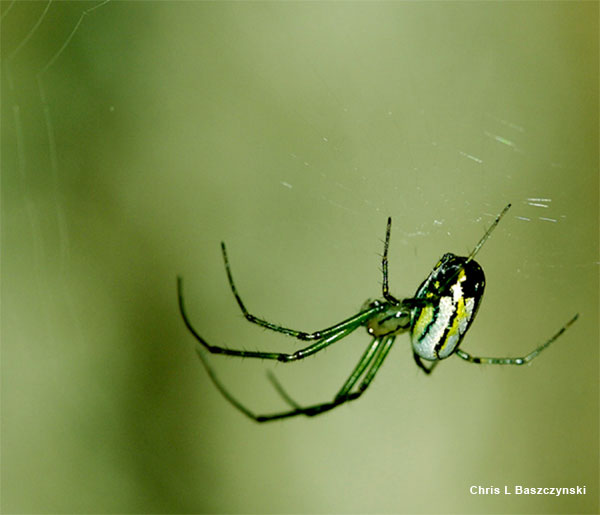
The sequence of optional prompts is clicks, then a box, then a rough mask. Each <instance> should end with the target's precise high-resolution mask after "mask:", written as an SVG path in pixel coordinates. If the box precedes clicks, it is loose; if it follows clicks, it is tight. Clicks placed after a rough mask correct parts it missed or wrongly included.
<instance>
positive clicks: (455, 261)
mask: <svg viewBox="0 0 600 515" xmlns="http://www.w3.org/2000/svg"><path fill="white" fill-rule="evenodd" d="M484 288H485V275H484V273H483V270H482V268H481V266H479V264H478V263H477V262H476V261H474V260H472V259H471V260H470V261H469V260H468V258H466V257H460V256H455V255H454V254H450V253H448V254H444V256H442V259H440V261H439V262H438V263H437V264H436V266H435V267H434V269H433V271H432V272H431V273H430V274H429V276H428V277H427V279H425V281H423V283H422V284H421V286H419V288H418V290H417V293H416V294H415V299H421V300H422V301H424V302H423V303H422V304H417V305H416V307H415V308H413V311H412V316H411V328H410V331H411V341H412V347H413V351H414V352H415V353H416V354H417V355H419V356H420V357H421V358H423V359H426V360H429V361H436V360H439V359H444V358H447V357H448V356H450V355H452V353H453V352H454V351H455V350H456V349H457V348H458V346H459V344H460V342H461V340H462V339H463V337H464V335H465V333H466V332H467V330H468V329H469V326H470V325H471V322H472V321H473V319H474V317H475V314H476V313H477V309H478V308H479V303H480V302H481V298H482V296H483V291H484Z"/></svg>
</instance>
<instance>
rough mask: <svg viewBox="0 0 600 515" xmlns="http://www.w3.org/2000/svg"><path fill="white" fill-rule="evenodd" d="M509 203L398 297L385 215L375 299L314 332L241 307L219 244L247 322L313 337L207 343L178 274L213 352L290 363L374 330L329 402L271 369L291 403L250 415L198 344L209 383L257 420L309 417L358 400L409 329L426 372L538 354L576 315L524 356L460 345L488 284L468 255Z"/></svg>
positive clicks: (524, 360)
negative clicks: (279, 347) (461, 250)
mask: <svg viewBox="0 0 600 515" xmlns="http://www.w3.org/2000/svg"><path fill="white" fill-rule="evenodd" d="M510 206H511V205H510V204H508V205H507V206H506V207H505V208H504V209H503V210H502V212H501V213H500V214H499V215H498V216H497V217H496V219H495V220H494V222H493V223H492V225H491V226H490V228H489V229H488V230H487V231H486V232H485V234H484V235H483V237H482V238H481V239H480V240H479V242H478V243H477V245H476V246H475V248H474V249H473V251H472V252H471V253H470V254H469V255H468V256H466V257H462V256H456V255H455V254H451V253H446V254H444V255H443V256H442V258H441V259H440V260H439V261H438V262H437V264H436V265H435V266H434V268H433V270H432V271H431V273H430V274H429V276H428V277H427V278H426V279H425V280H424V281H423V283H422V284H421V285H420V286H419V288H418V289H417V292H416V293H415V295H414V297H409V298H405V299H398V298H396V297H394V296H393V295H391V294H390V292H389V286H388V249H389V245H390V234H391V228H392V219H391V218H388V221H387V230H386V234H385V242H384V247H383V256H382V262H381V263H382V273H383V285H382V298H381V299H377V300H373V301H371V300H367V301H366V302H365V303H364V305H363V307H362V309H361V311H360V312H359V313H358V314H356V315H354V316H352V317H350V318H348V319H346V320H344V321H342V322H340V323H338V324H335V325H333V326H331V327H328V328H327V329H322V330H320V331H315V332H313V333H307V332H303V331H297V330H295V329H289V328H287V327H282V326H279V325H277V324H273V323H271V322H267V321H266V320H263V319H262V318H258V317H256V316H254V315H253V314H251V313H250V312H249V311H248V310H247V309H246V306H245V305H244V303H243V302H242V299H241V297H240V295H239V294H238V291H237V288H236V286H235V283H234V281H233V275H232V273H231V267H230V265H229V259H228V258H227V250H226V248H225V243H223V242H222V243H221V250H222V253H223V261H224V263H225V271H226V273H227V279H228V281H229V286H230V287H231V291H232V293H233V296H234V297H235V300H236V301H237V303H238V305H239V307H240V309H241V311H242V313H243V315H244V317H246V319H247V320H248V321H249V322H252V323H253V324H256V325H259V326H261V327H264V328H265V329H270V330H272V331H276V332H278V333H283V334H286V335H288V336H292V337H294V338H297V339H298V340H301V341H303V342H311V343H309V344H308V345H307V346H306V347H304V348H302V349H299V350H297V351H296V352H294V353H291V354H288V353H283V352H262V351H249V350H238V349H230V348H227V347H219V346H216V345H211V344H210V343H208V342H207V341H206V340H205V339H204V338H202V336H200V335H199V334H198V333H197V332H196V330H195V329H194V328H193V326H192V324H191V322H190V320H189V318H188V316H187V314H186V311H185V306H184V302H183V280H182V278H181V277H177V292H178V298H179V310H180V311H181V316H182V318H183V321H184V322H185V325H186V326H187V328H188V330H189V331H190V332H191V333H192V335H193V336H194V337H195V338H196V340H198V342H200V344H201V345H202V347H204V348H205V349H206V350H208V351H209V352H210V353H212V354H225V355H228V356H239V357H245V358H262V359H272V360H277V361H281V362H284V363H288V362H290V361H297V360H300V359H304V358H306V357H308V356H311V355H313V354H315V353H317V352H319V351H321V350H323V349H324V348H326V347H329V346H330V345H332V344H334V343H336V342H338V341H340V340H341V339H342V338H345V337H346V336H348V335H349V334H350V333H352V332H353V331H355V330H356V329H358V328H359V327H361V326H364V327H365V328H366V330H367V332H368V333H369V334H370V335H371V336H372V340H371V343H370V344H369V346H368V347H367V349H366V350H365V352H364V354H363V355H362V357H361V358H360V360H359V361H358V364H357V365H356V367H355V368H354V370H353V371H352V373H351V374H350V376H349V377H348V379H347V380H346V382H345V383H344V384H343V385H342V387H341V388H340V390H339V391H338V392H337V394H336V395H335V397H334V398H333V400H331V401H329V402H323V403H320V404H314V405H311V406H301V405H299V404H298V403H297V402H296V401H294V400H293V399H292V398H291V397H290V396H289V395H288V394H287V392H286V391H285V390H284V389H283V387H282V386H281V385H280V384H279V382H278V381H277V380H276V379H275V377H274V376H273V375H271V374H269V379H270V381H271V382H272V383H273V385H274V387H275V389H276V390H277V392H278V393H279V394H280V395H281V396H282V398H283V399H284V401H285V402H286V403H287V404H288V405H289V406H290V408H291V409H289V410H287V411H281V412H277V413H270V414H265V415H257V414H255V413H253V412H252V411H250V410H249V409H248V408H247V407H246V406H244V405H243V404H242V403H240V402H239V401H238V400H237V399H236V398H235V397H233V396H232V395H231V394H230V393H229V391H228V390H227V389H226V388H225V387H224V386H223V385H222V383H221V382H220V381H219V379H218V378H217V376H216V374H215V372H214V371H213V369H212V367H211V366H210V365H209V363H208V360H207V359H206V356H205V355H204V351H202V350H200V349H199V348H198V349H196V351H197V353H198V356H199V358H200V360H201V362H202V364H203V365H204V368H205V369H206V371H207V372H208V375H209V376H210V378H211V380H212V382H213V383H214V385H215V386H216V388H217V389H218V390H219V391H220V392H221V394H222V395H223V396H224V397H225V399H226V400H227V401H229V402H230V403H231V404H232V405H233V406H234V407H235V408H237V409H238V410H239V411H241V412H242V413H243V414H244V415H246V416H247V417H249V418H250V419H252V420H255V421H256V422H268V421H272V420H279V419H285V418H289V417H295V416H297V415H305V416H308V417H313V416H315V415H320V414H322V413H325V412H327V411H330V410H332V409H334V408H336V407H338V406H340V405H342V404H344V403H346V402H349V401H353V400H356V399H358V398H359V397H360V396H361V395H362V394H363V393H364V392H365V391H366V390H367V388H368V387H369V385H370V384H371V382H372V381H373V379H374V378H375V375H376V374H377V372H378V371H379V368H380V367H381V365H382V364H383V362H384V360H385V358H386V357H387V355H388V353H389V351H390V349H391V348H392V345H393V344H394V341H395V339H396V336H398V335H399V334H401V333H404V332H407V331H409V332H410V338H411V342H412V351H413V357H414V360H415V362H416V364H417V365H418V366H419V368H421V369H422V370H423V372H425V373H426V374H430V373H431V372H432V371H433V369H434V368H435V366H436V365H437V364H438V363H439V361H440V360H442V359H446V358H448V357H449V356H451V355H453V354H456V355H457V356H458V357H459V358H462V359H464V360H465V361H468V362H469V363H477V364H490V365H524V364H525V363H529V362H530V361H532V360H533V359H534V358H536V357H537V356H538V355H539V354H540V353H541V352H542V351H543V350H544V349H546V348H547V347H548V346H549V345H550V344H551V343H553V342H554V341H555V340H556V339H557V338H558V337H559V336H560V335H562V334H563V333H564V332H565V331H566V330H567V328H569V326H571V325H572V324H573V323H574V322H575V321H576V320H577V318H578V317H579V314H576V315H575V316H574V317H573V318H571V320H569V321H568V322H567V323H566V324H565V325H564V326H563V327H562V328H561V329H560V330H559V331H558V332H557V333H556V334H555V335H554V336H552V337H551V338H550V339H549V340H547V341H546V342H545V343H543V344H542V345H540V346H539V347H537V348H536V349H534V350H533V351H531V352H530V353H529V354H527V355H526V356H523V357H518V358H489V357H488V358H484V357H475V356H471V355H470V354H468V353H467V352H465V351H463V350H461V349H459V348H458V347H459V345H460V342H461V341H462V339H463V338H464V336H465V334H466V333H467V330H468V329H469V327H470V325H471V323H472V322H473V320H474V319H475V315H476V314H477V309H478V308H479V304H480V302H481V298H482V296H483V291H484V288H485V276H484V273H483V269H482V268H481V266H480V265H479V264H478V263H477V262H476V261H475V260H474V259H473V258H474V257H475V255H476V254H477V253H478V252H479V251H480V250H481V247H482V246H483V244H484V243H485V242H486V241H487V240H488V238H489V237H490V235H491V233H492V231H493V230H494V229H495V228H496V226H497V225H498V223H499V222H500V220H501V219H502V217H503V216H504V215H505V214H506V212H507V211H508V209H509V208H510ZM424 361H425V362H431V365H429V366H427V365H426V364H425V363H424ZM361 378H362V380H361ZM359 381H360V382H359Z"/></svg>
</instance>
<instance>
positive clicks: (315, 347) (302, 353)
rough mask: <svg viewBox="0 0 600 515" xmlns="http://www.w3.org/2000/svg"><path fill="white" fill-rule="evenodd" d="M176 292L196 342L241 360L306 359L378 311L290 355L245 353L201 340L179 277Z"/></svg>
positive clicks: (187, 324)
mask: <svg viewBox="0 0 600 515" xmlns="http://www.w3.org/2000/svg"><path fill="white" fill-rule="evenodd" d="M177 291H178V295H179V310H180V312H181V316H182V318H183V321H184V322H185V325H186V327H187V328H188V330H189V331H190V332H191V333H192V334H193V335H194V337H195V338H196V340H198V341H199V342H200V343H201V344H202V345H203V346H204V347H205V348H206V349H207V350H208V351H209V352H210V353H212V354H224V355H227V356H239V357H242V358H261V359H274V360H277V361H283V362H289V361H297V360H299V359H303V358H306V357H307V356H310V355H311V354H314V353H315V352H319V351H320V350H322V349H324V348H325V347H328V346H329V345H331V344H332V343H335V342H336V341H338V340H340V339H341V338H344V337H345V336H347V335H349V334H350V333H351V332H352V331H354V330H355V329H357V328H358V327H359V326H360V325H361V324H362V322H363V321H364V320H365V319H367V318H369V317H371V316H372V315H373V313H375V312H376V311H378V310H379V307H376V308H371V309H368V310H366V311H363V312H362V313H360V314H359V315H358V316H356V317H353V318H352V319H349V320H346V321H345V322H342V323H341V324H338V325H337V326H334V327H332V328H331V329H330V330H328V331H327V336H324V337H322V338H321V339H319V340H318V341H317V342H315V343H313V344H312V345H309V346H308V347H305V348H304V349H300V350H298V351H296V352H294V353H292V354H289V353H285V352H260V351H246V350H238V349H228V348H226V347H219V346H216V345H211V344H210V343H208V342H207V341H206V340H205V339H204V338H202V336H200V335H199V334H198V333H197V332H196V330H195V329H194V328H193V326H192V324H191V322H190V320H189V318H188V316H187V313H186V311H185V306H184V303H183V285H182V279H181V278H180V277H178V278H177ZM323 334H325V333H323Z"/></svg>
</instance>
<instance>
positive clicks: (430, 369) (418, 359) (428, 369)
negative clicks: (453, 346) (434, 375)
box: [413, 352, 439, 375]
mask: <svg viewBox="0 0 600 515" xmlns="http://www.w3.org/2000/svg"><path fill="white" fill-rule="evenodd" d="M413 358H415V363H416V364H417V365H419V368H420V369H421V370H422V371H423V372H425V373H426V374H427V375H429V374H431V372H433V369H434V368H435V367H436V366H437V364H438V363H439V360H438V361H434V362H433V363H431V366H430V367H427V365H425V363H423V361H421V356H419V355H418V354H417V353H416V352H413Z"/></svg>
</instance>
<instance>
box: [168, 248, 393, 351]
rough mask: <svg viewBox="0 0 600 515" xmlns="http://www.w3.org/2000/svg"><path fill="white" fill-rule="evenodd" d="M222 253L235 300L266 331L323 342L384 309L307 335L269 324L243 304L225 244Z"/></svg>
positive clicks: (360, 314)
mask: <svg viewBox="0 0 600 515" xmlns="http://www.w3.org/2000/svg"><path fill="white" fill-rule="evenodd" d="M221 251H222V253H223V262H224V263H225V271H226V272H227V280H228V281H229V286H230V287H231V292H232V293H233V296H234V297H235V300H236V301H237V303H238V306H239V307H240V309H241V311H242V314H243V315H244V317H245V318H246V320H248V322H252V323H253V324H256V325H259V326H261V327H264V328H265V329H270V330H271V331H276V332H278V333H283V334H287V335H288V336H292V337H294V338H297V339H298V340H303V341H312V340H321V339H323V338H326V337H327V336H329V335H331V334H333V333H335V332H337V331H339V330H340V329H344V328H346V327H349V326H352V325H354V324H357V325H360V324H361V323H362V322H363V321H364V320H366V319H367V318H369V317H370V316H371V315H373V314H374V313H376V312H377V311H381V310H382V309H383V307H382V306H379V307H377V308H371V310H367V311H363V312H362V313H359V314H358V315H355V316H353V317H350V318H348V319H346V320H344V321H342V322H340V323H339V324H336V325H334V326H331V327H327V328H326V329H321V330H320V331H315V332H313V333H307V332H305V331H297V330H296V329H290V328H288V327H283V326H280V325H277V324H273V323H271V322H267V321H266V320H264V319H262V318H259V317H257V316H255V315H253V314H252V313H250V312H249V311H248V310H247V309H246V306H245V305H244V303H243V302H242V298H241V297H240V294H239V293H238V291H237V288H236V286H235V283H234V281H233V274H232V273H231V266H230V265H229V259H228V258H227V250H226V248H225V243H224V242H221ZM178 281H179V282H181V279H180V278H178Z"/></svg>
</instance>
